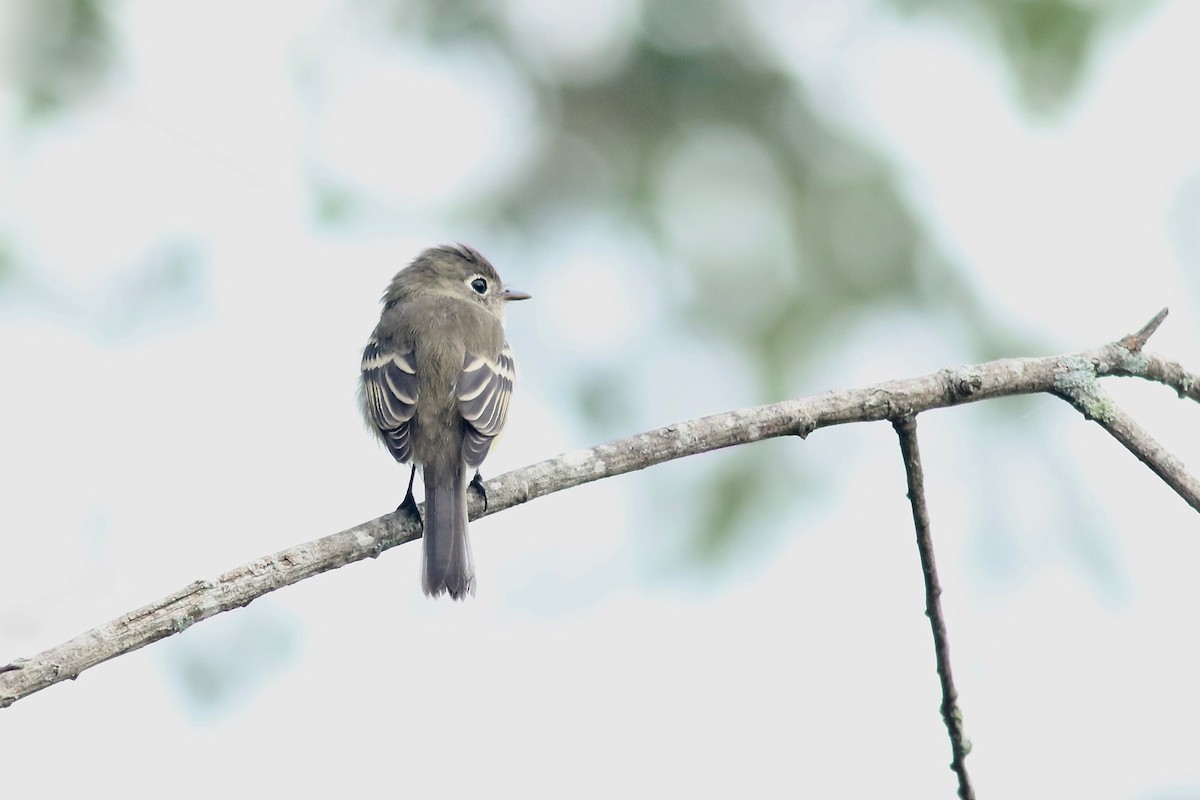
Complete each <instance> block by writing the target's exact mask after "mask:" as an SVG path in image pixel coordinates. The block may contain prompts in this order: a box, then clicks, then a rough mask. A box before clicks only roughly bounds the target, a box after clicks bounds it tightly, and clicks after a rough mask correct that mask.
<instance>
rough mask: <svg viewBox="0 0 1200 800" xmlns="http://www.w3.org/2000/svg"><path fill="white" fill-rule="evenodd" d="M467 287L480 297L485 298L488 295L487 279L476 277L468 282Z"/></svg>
mask: <svg viewBox="0 0 1200 800" xmlns="http://www.w3.org/2000/svg"><path fill="white" fill-rule="evenodd" d="M467 285H468V286H470V287H471V291H473V292H475V294H477V295H479V296H480V297H483V296H484V295H485V294H487V291H488V282H487V279H486V278H483V277H482V276H479V275H476V276H475V277H473V278H471V279H470V280H468V281H467Z"/></svg>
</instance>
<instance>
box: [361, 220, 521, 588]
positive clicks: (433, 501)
mask: <svg viewBox="0 0 1200 800" xmlns="http://www.w3.org/2000/svg"><path fill="white" fill-rule="evenodd" d="M529 298H530V295H529V294H527V293H525V292H522V291H519V290H517V289H512V288H509V287H507V286H505V284H504V282H503V281H502V280H501V279H500V276H499V274H497V272H496V269H495V267H493V266H492V265H491V263H490V262H489V261H488V260H487V259H486V258H484V257H483V255H482V254H480V253H479V251H477V250H475V249H473V248H471V247H468V246H466V245H462V244H455V245H441V246H438V247H431V248H429V249H427V250H425V251H423V252H422V253H420V254H419V255H418V256H417V257H416V258H415V259H413V261H412V262H411V263H410V264H409V265H408V266H406V267H405V268H404V269H402V270H400V271H399V272H397V273H396V275H395V277H393V278H392V280H391V283H389V284H388V287H387V289H386V290H385V291H384V293H383V298H382V303H383V310H382V312H381V313H380V317H379V323H378V324H377V325H376V326H375V330H374V331H373V332H372V334H371V337H370V339H369V340H368V341H367V345H366V348H365V349H364V350H363V356H362V365H361V380H360V392H359V398H360V405H361V409H362V413H363V416H364V417H365V418H366V421H367V424H368V427H369V428H370V429H371V430H372V431H374V433H375V434H376V435H377V436H378V438H379V439H380V441H382V442H383V444H384V446H385V447H386V448H387V450H388V451H389V452H390V453H391V454H392V457H393V458H395V460H396V461H398V462H399V463H401V464H407V463H410V462H411V464H412V471H411V472H410V473H409V478H408V491H407V493H406V494H405V498H404V502H402V503H401V504H400V506H399V507H398V508H397V511H398V512H399V511H402V510H404V511H407V512H408V513H411V514H414V515H416V516H417V518H418V519H419V518H420V512H419V510H418V508H417V504H416V501H415V499H414V498H413V480H414V478H415V477H416V470H417V467H418V466H419V467H420V468H421V476H422V479H423V481H424V484H425V519H424V532H423V535H422V539H423V540H424V545H423V559H422V588H423V589H424V592H425V594H426V595H428V596H430V597H437V596H439V595H442V594H443V593H444V594H448V595H449V596H450V597H451V598H453V599H454V600H460V599H463V598H464V597H466V596H467V595H468V594H471V595H474V594H475V583H476V582H475V563H474V558H473V557H472V554H471V543H470V539H469V538H468V535H467V497H466V492H467V487H468V485H469V486H471V487H474V488H475V489H476V490H477V491H479V492H480V493H482V495H483V502H484V508H485V509H486V508H487V493H486V491H485V490H484V486H483V479H482V478H481V477H480V474H479V468H480V466H481V465H482V464H483V460H484V459H485V458H486V457H487V454H488V451H489V450H490V449H491V447H492V444H493V442H494V441H495V440H496V437H497V436H498V435H499V434H500V432H501V431H502V430H503V428H504V423H505V421H506V419H507V417H508V406H509V400H510V399H511V397H512V390H513V381H514V379H515V377H516V370H515V362H514V360H513V353H512V349H511V348H510V347H509V344H508V341H507V339H506V338H505V332H504V319H505V313H504V312H505V307H506V306H507V305H508V303H510V302H512V301H514V300H528V299H529ZM471 470H474V471H475V474H474V477H473V478H472V479H471V480H470V482H469V483H468V481H467V477H466V476H467V474H468V472H469V471H471Z"/></svg>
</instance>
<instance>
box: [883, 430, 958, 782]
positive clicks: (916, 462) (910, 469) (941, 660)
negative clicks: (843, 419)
mask: <svg viewBox="0 0 1200 800" xmlns="http://www.w3.org/2000/svg"><path fill="white" fill-rule="evenodd" d="M892 427H894V428H895V429H896V435H897V436H899V437H900V452H901V453H902V454H903V456H904V472H905V475H906V476H907V478H908V499H909V502H910V503H911V504H912V515H913V527H915V528H916V529H917V550H918V551H919V552H920V554H921V572H922V573H923V574H924V576H925V616H927V617H929V627H930V628H932V629H933V654H934V658H935V659H936V660H937V674H938V680H939V681H940V682H941V684H942V706H941V709H942V721H943V722H944V723H945V724H946V732H947V733H948V734H949V735H950V751H951V752H952V753H953V758H952V759H951V761H950V769H952V770H954V774H955V775H957V776H958V796H959V797H960V798H962V800H974V798H975V790H974V789H973V788H971V778H970V776H969V775H967V764H966V758H967V753H969V752H971V743H970V742H968V741H967V740H966V737H964V736H963V721H962V712H961V711H960V710H959V708H958V692H957V691H956V690H955V688H954V676H953V674H952V673H951V671H950V640H949V638H948V637H947V636H946V619H945V617H943V616H942V599H941V598H942V587H941V585H940V584H939V583H938V576H937V564H936V563H935V561H934V558H933V537H932V536H930V534H929V508H928V507H927V506H926V504H925V475H924V470H923V469H922V468H921V450H920V448H919V447H918V446H917V418H916V417H914V416H912V415H906V416H903V417H898V418H896V419H894V420H892Z"/></svg>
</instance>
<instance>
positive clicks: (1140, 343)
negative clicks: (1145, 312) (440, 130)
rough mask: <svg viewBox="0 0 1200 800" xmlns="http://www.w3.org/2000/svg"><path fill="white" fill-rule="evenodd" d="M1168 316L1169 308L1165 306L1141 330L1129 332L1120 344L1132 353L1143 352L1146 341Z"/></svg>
mask: <svg viewBox="0 0 1200 800" xmlns="http://www.w3.org/2000/svg"><path fill="white" fill-rule="evenodd" d="M1166 318H1167V309H1166V308H1163V309H1162V310H1161V311H1159V312H1158V313H1157V314H1155V315H1154V317H1153V318H1152V319H1151V320H1150V321H1149V322H1147V323H1146V324H1145V325H1143V326H1142V329H1141V330H1140V331H1138V332H1137V333H1131V334H1129V335H1128V336H1126V337H1125V338H1123V339H1121V341H1120V342H1118V344H1120V345H1121V347H1124V348H1125V349H1126V350H1128V351H1129V352H1131V353H1138V352H1141V349H1142V348H1143V347H1145V346H1146V341H1147V340H1148V339H1149V338H1150V337H1151V336H1153V335H1154V332H1155V331H1156V330H1158V326H1159V325H1162V324H1163V320H1164V319H1166Z"/></svg>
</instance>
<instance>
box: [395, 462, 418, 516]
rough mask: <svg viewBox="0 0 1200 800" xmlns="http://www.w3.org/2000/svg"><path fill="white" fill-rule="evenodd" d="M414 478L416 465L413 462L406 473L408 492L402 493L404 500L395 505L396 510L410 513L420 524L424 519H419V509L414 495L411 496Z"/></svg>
mask: <svg viewBox="0 0 1200 800" xmlns="http://www.w3.org/2000/svg"><path fill="white" fill-rule="evenodd" d="M416 479H417V465H416V464H413V465H412V472H410V473H408V492H407V493H406V494H405V495H404V502H403V503H401V504H400V505H398V506H396V511H397V512H400V511H406V512H408V513H409V514H412V515H413V516H414V517H416V518H417V522H420V523H421V524H422V525H424V524H425V520H423V519H421V509H419V508H417V500H416V498H415V497H413V493H412V487H413V481H415V480H416Z"/></svg>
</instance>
